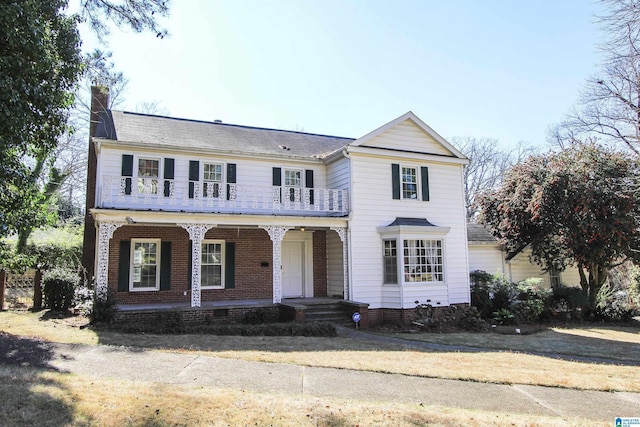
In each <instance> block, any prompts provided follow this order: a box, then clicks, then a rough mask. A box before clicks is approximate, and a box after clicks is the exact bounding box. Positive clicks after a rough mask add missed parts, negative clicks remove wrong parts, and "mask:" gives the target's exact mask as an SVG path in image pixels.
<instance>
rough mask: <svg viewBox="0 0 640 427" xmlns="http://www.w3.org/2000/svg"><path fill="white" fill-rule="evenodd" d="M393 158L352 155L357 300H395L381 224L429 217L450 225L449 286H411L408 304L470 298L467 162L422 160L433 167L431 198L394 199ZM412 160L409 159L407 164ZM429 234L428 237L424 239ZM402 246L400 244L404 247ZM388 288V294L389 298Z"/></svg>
mask: <svg viewBox="0 0 640 427" xmlns="http://www.w3.org/2000/svg"><path fill="white" fill-rule="evenodd" d="M394 162H395V161H394V160H392V159H390V158H382V157H374V156H367V155H360V154H355V153H352V154H351V174H352V194H351V209H352V210H351V218H352V220H351V222H350V231H351V242H352V247H351V255H352V281H353V299H354V300H356V301H360V302H366V303H369V304H370V307H371V308H379V307H386V306H387V304H388V303H391V297H392V296H391V294H392V292H391V290H390V289H387V286H384V287H383V286H382V281H383V279H382V277H383V271H382V238H381V236H380V234H379V233H378V231H377V227H381V226H386V225H389V224H390V223H391V222H393V221H394V220H395V218H396V217H413V218H426V219H428V220H429V221H430V222H431V223H432V224H434V225H436V226H439V227H450V231H449V233H447V234H446V235H443V236H433V238H440V237H442V238H443V240H444V264H445V265H444V269H445V283H444V284H429V285H423V284H421V285H415V284H411V285H405V287H404V289H403V290H402V292H401V294H402V295H403V297H402V305H403V307H404V308H413V307H415V301H416V300H418V301H421V302H424V301H425V300H427V299H431V300H432V302H433V303H434V304H435V302H436V301H439V302H440V303H441V305H443V306H445V305H448V304H452V303H468V302H469V270H468V267H467V266H468V263H467V241H466V222H465V221H466V218H465V209H464V204H463V200H464V199H463V186H462V166H460V165H455V164H447V163H424V162H416V163H415V166H417V167H419V166H428V167H429V187H430V201H416V200H393V198H392V183H391V164H392V163H394ZM402 163H403V164H406V163H407V162H406V161H403V162H402ZM421 238H424V237H421ZM398 249H399V250H400V248H398ZM383 292H384V296H383Z"/></svg>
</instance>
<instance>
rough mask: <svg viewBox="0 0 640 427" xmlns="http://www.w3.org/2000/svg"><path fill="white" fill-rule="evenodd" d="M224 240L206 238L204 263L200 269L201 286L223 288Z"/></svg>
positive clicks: (203, 244) (203, 248)
mask: <svg viewBox="0 0 640 427" xmlns="http://www.w3.org/2000/svg"><path fill="white" fill-rule="evenodd" d="M223 258H224V241H222V240H205V241H204V242H203V243H202V265H201V269H200V286H201V287H202V288H203V289H205V288H210V289H213V288H219V289H220V288H223V287H224V280H223V279H224V278H223V274H224V272H223V269H222V266H223V265H224V260H223Z"/></svg>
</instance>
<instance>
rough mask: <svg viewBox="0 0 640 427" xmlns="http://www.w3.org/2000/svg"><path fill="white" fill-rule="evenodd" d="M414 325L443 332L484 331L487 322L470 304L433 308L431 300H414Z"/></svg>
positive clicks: (486, 327)
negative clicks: (422, 302) (420, 301)
mask: <svg viewBox="0 0 640 427" xmlns="http://www.w3.org/2000/svg"><path fill="white" fill-rule="evenodd" d="M416 304H418V305H417V306H416V314H415V321H414V322H413V324H414V325H416V326H419V327H420V328H422V329H425V330H428V331H438V332H443V331H447V330H456V329H464V330H467V331H486V330H487V329H488V325H487V323H486V322H485V321H484V320H483V319H482V318H481V317H480V314H479V313H478V309H477V308H475V307H470V306H457V305H450V306H448V307H441V308H434V307H433V306H432V305H431V300H427V302H426V304H419V302H418V301H416Z"/></svg>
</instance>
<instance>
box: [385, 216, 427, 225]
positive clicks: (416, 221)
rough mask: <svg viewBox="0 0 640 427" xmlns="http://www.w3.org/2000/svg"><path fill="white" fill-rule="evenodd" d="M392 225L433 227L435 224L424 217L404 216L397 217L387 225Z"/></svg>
mask: <svg viewBox="0 0 640 427" xmlns="http://www.w3.org/2000/svg"><path fill="white" fill-rule="evenodd" d="M394 225H411V226H414V227H435V225H433V224H431V223H430V222H429V221H428V220H427V219H426V218H406V217H397V218H396V219H395V220H393V222H392V223H391V224H389V225H387V227H393V226H394Z"/></svg>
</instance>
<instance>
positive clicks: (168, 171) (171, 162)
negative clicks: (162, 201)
mask: <svg viewBox="0 0 640 427" xmlns="http://www.w3.org/2000/svg"><path fill="white" fill-rule="evenodd" d="M175 162H176V161H175V159H164V179H165V181H164V197H169V196H170V195H171V191H170V187H171V182H170V181H166V180H168V179H174V176H175Z"/></svg>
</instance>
